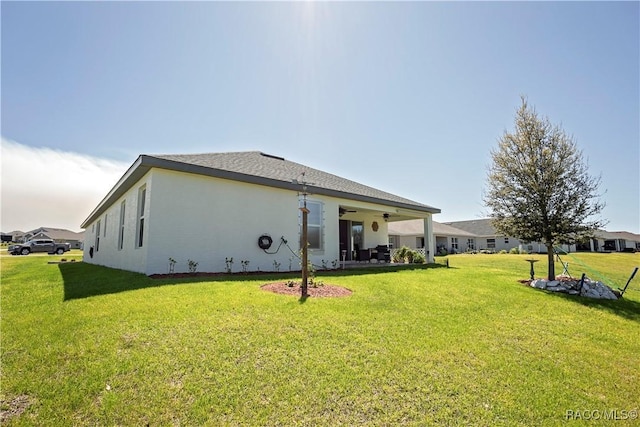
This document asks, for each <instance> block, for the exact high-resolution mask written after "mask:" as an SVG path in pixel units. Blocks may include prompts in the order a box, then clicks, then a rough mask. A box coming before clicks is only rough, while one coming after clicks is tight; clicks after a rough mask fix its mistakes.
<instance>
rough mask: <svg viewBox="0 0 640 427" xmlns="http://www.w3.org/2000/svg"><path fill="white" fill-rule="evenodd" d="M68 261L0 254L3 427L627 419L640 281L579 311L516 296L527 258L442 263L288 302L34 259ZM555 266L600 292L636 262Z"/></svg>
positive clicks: (247, 283) (226, 279) (343, 280)
mask: <svg viewBox="0 0 640 427" xmlns="http://www.w3.org/2000/svg"><path fill="white" fill-rule="evenodd" d="M80 257H81V254H80V253H79V252H76V253H73V254H71V255H69V254H67V255H66V256H63V257H58V256H46V255H45V256H38V255H30V256H28V257H11V256H2V257H0V262H1V263H2V264H1V266H2V270H1V271H2V283H1V297H2V300H1V314H2V323H1V326H2V331H1V332H2V341H1V357H2V383H1V387H0V390H1V391H0V397H1V399H2V408H1V409H2V410H11V409H12V408H13V409H12V410H14V411H16V410H17V409H16V407H18V408H20V409H24V412H23V413H22V414H21V415H17V416H13V417H11V418H10V419H9V422H8V424H9V425H52V426H53V425H55V426H58V425H123V426H129V425H147V424H148V425H153V426H157V425H189V426H192V425H193V426H195V425H214V426H217V425H286V426H290V425H322V426H324V425H350V426H351V425H372V426H380V425H436V424H438V425H439V424H444V425H481V426H488V425H494V424H502V425H508V426H514V425H522V426H532V425H560V424H564V423H566V421H567V415H569V416H571V414H574V415H573V417H576V416H577V417H582V421H578V422H577V423H575V424H581V423H584V424H589V425H599V424H607V423H610V421H607V420H605V418H611V417H617V418H622V419H621V420H620V421H619V422H618V423H617V425H633V424H634V423H637V422H638V421H637V420H633V419H632V418H633V417H634V412H633V411H637V410H639V409H640V277H637V278H636V279H634V281H633V282H632V283H631V286H630V288H631V289H630V290H629V291H628V292H627V293H626V294H625V298H624V299H622V300H619V301H599V300H587V299H580V298H577V297H569V296H563V295H556V294H550V293H547V292H543V291H538V290H535V289H532V288H528V287H526V286H523V285H521V284H520V283H518V282H517V280H518V279H525V278H527V277H528V272H529V264H528V263H527V262H525V261H524V260H525V259H526V258H529V257H530V256H529V255H527V256H525V255H501V254H494V255H456V256H451V257H449V261H450V266H451V268H444V267H432V268H426V267H422V266H419V267H416V268H408V269H401V270H391V271H386V270H358V271H347V272H345V273H342V272H339V273H334V274H325V275H321V276H322V277H321V279H322V280H323V281H324V282H325V283H330V284H336V285H341V286H344V287H347V288H349V289H351V290H353V294H352V295H351V296H349V297H346V298H333V299H330V298H326V299H319V298H310V299H308V300H306V301H305V302H301V301H299V300H298V299H297V298H296V297H291V296H284V295H277V294H272V293H268V292H265V291H262V290H261V289H260V285H262V284H264V283H266V282H269V281H278V280H285V279H287V278H290V277H292V276H287V275H286V274H280V275H279V276H268V275H265V276H263V277H258V276H221V277H215V278H208V279H203V278H192V279H182V280H152V279H149V278H147V277H145V276H143V275H139V274H134V273H128V272H123V271H117V270H111V269H106V268H101V267H95V266H90V265H87V264H84V263H80V262H78V263H70V262H68V263H64V264H59V265H58V264H48V263H47V262H48V261H53V260H59V259H60V258H67V259H70V258H77V259H80ZM534 257H537V258H539V259H540V260H541V262H539V263H538V264H536V270H538V271H537V273H539V276H544V273H545V271H546V261H545V259H546V257H545V256H544V255H540V256H539V255H534ZM563 260H564V261H565V262H569V270H570V272H571V273H572V274H573V275H574V276H579V275H580V274H581V273H582V271H587V269H589V270H590V271H592V272H593V273H591V275H592V274H594V273H598V274H601V275H603V276H604V277H606V278H607V279H608V280H611V281H612V284H613V286H612V287H614V288H616V287H622V286H624V284H625V283H626V281H627V279H628V276H629V275H630V273H631V271H632V270H633V267H635V266H636V265H640V254H577V255H575V254H571V255H567V256H565V257H563ZM440 262H442V260H440ZM557 271H558V272H561V271H562V267H560V266H559V265H558V267H557ZM20 402H22V403H20ZM12 404H13V407H12ZM571 411H572V412H571ZM635 414H637V412H635ZM636 425H637V424H636Z"/></svg>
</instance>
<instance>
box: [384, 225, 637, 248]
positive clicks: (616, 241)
mask: <svg viewBox="0 0 640 427" xmlns="http://www.w3.org/2000/svg"><path fill="white" fill-rule="evenodd" d="M433 232H434V239H435V242H436V253H437V252H439V251H440V250H442V249H446V250H447V252H449V253H455V252H466V251H469V250H474V249H475V250H491V251H496V252H498V251H501V250H506V251H510V250H511V249H513V248H518V249H519V250H521V251H522V250H525V251H527V252H539V253H546V252H547V248H546V246H545V245H544V244H542V243H540V242H521V241H520V240H518V239H516V238H513V237H509V236H502V235H499V234H497V233H496V231H495V228H494V227H493V225H492V224H491V219H489V218H485V219H476V220H468V221H455V222H447V223H444V224H441V223H437V222H435V221H434V222H433ZM422 233H423V228H422V226H421V224H420V222H416V221H402V222H397V223H393V224H389V241H390V242H392V243H393V247H400V246H408V247H410V248H412V249H416V248H420V247H421V242H422V241H421V239H422ZM558 247H560V248H561V249H562V250H563V251H566V252H576V251H587V252H623V251H640V235H638V234H634V233H629V232H626V231H605V230H597V231H596V232H595V233H594V237H593V238H592V239H590V240H589V241H587V242H583V243H578V244H575V245H558Z"/></svg>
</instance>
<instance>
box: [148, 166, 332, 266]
mask: <svg viewBox="0 0 640 427" xmlns="http://www.w3.org/2000/svg"><path fill="white" fill-rule="evenodd" d="M152 173H153V176H154V192H153V193H152V194H151V203H150V205H151V212H152V216H151V217H150V221H149V260H148V265H147V269H146V273H147V274H155V273H167V272H168V262H169V258H173V259H175V260H176V261H177V263H176V265H175V272H188V271H189V270H188V261H189V260H192V261H194V262H197V263H198V266H197V271H200V272H224V271H226V264H225V258H233V265H232V271H233V272H238V271H242V264H241V261H242V260H247V261H249V264H248V266H247V270H248V271H257V270H260V271H274V264H273V262H274V261H276V262H278V263H280V271H287V270H288V269H289V258H291V257H293V258H295V257H294V255H293V254H292V253H291V251H290V250H289V249H288V248H287V247H286V246H285V245H282V246H281V247H280V250H279V251H278V253H277V254H266V253H265V252H264V251H263V250H262V249H260V248H259V247H258V238H259V237H260V236H261V235H263V234H268V235H270V236H271V238H272V239H273V244H272V246H271V248H269V249H268V251H269V252H275V251H276V249H277V248H278V246H279V245H280V237H284V238H285V239H286V240H287V242H288V245H289V246H290V247H291V248H292V249H293V250H294V251H296V252H297V251H298V247H299V243H298V242H299V231H298V228H299V227H298V212H299V210H298V197H297V195H296V193H294V192H292V191H286V190H280V189H275V188H271V187H266V186H256V185H252V184H247V183H242V182H237V181H230V180H223V179H219V178H212V177H206V176H201V175H195V174H189V173H182V172H174V171H167V170H161V169H154V170H153V171H152ZM326 231H327V230H326V229H325V232H326ZM292 269H294V270H296V269H297V270H299V269H300V265H299V261H298V260H297V258H295V259H294V260H293V261H292Z"/></svg>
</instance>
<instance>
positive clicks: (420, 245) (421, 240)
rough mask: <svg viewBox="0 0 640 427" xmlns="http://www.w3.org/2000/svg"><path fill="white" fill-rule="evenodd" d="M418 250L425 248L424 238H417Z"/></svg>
mask: <svg viewBox="0 0 640 427" xmlns="http://www.w3.org/2000/svg"><path fill="white" fill-rule="evenodd" d="M416 248H424V237H416Z"/></svg>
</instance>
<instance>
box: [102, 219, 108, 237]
mask: <svg viewBox="0 0 640 427" xmlns="http://www.w3.org/2000/svg"><path fill="white" fill-rule="evenodd" d="M107 216H108V215H107V214H104V226H103V227H102V228H104V231H103V232H102V235H103V236H104V237H107Z"/></svg>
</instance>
